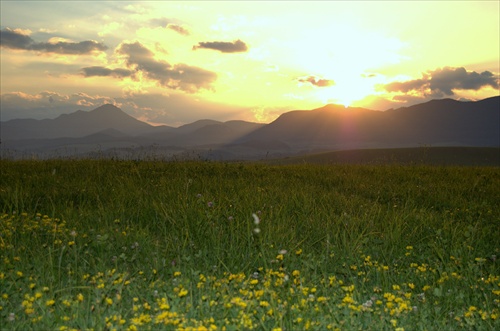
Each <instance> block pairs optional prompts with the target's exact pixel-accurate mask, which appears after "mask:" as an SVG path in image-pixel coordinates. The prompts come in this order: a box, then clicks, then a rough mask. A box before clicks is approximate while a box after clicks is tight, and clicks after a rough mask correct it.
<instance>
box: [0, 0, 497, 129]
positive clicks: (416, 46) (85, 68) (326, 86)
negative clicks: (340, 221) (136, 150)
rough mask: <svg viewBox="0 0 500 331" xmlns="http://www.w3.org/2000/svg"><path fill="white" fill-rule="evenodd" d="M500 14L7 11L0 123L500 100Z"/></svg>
mask: <svg viewBox="0 0 500 331" xmlns="http://www.w3.org/2000/svg"><path fill="white" fill-rule="evenodd" d="M499 13H500V8H499V1H496V0H493V1H441V2H433V1H399V2H396V1H385V2H382V1H380V2H379V1H349V2H347V1H346V2H343V1H318V2H314V1H307V2H306V1H276V2H268V1H265V2H264V1H248V2H244V1H219V2H211V1H196V2H188V1H183V2H177V1H149V2H141V1H127V2H125V1H109V2H103V1H60V2H52V1H3V0H2V1H1V120H2V121H6V120H10V119H13V118H36V119H42V118H55V117H57V116H59V115H60V114H63V113H70V112H74V111H76V110H78V109H82V110H91V109H94V108H96V107H98V106H100V105H102V104H104V103H113V104H115V105H116V106H118V107H120V108H122V109H123V110H124V111H126V112H127V113H128V114H130V115H132V116H134V117H136V118H138V119H140V120H143V121H147V122H149V123H152V124H166V125H171V126H179V125H182V124H185V123H190V122H193V121H196V120H199V119H207V118H208V119H215V120H221V121H226V120H232V119H242V120H247V121H254V122H266V123H267V122H270V121H272V120H274V119H275V118H276V117H277V116H279V115H280V114H281V113H284V112H287V111H291V110H295V109H313V108H318V107H321V106H323V105H325V104H327V103H335V104H342V105H345V106H347V105H351V106H361V107H366V108H370V109H376V110H385V109H388V108H396V107H402V106H408V105H412V104H415V103H420V102H424V101H427V100H430V99H436V98H454V99H460V100H462V99H464V100H477V99H483V98H486V97H491V96H496V95H499V73H500V54H499V53H500V35H499V28H500V17H499V16H500V14H499Z"/></svg>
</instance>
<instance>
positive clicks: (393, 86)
mask: <svg viewBox="0 0 500 331" xmlns="http://www.w3.org/2000/svg"><path fill="white" fill-rule="evenodd" d="M487 86H491V87H492V88H496V89H498V88H499V77H498V76H497V75H494V74H493V73H492V72H490V71H483V72H482V73H478V72H475V71H467V70H466V69H465V68H463V67H460V68H452V67H444V68H440V69H436V70H434V71H428V72H426V73H423V74H422V78H420V79H415V80H409V81H406V82H393V83H390V84H387V85H385V86H384V88H385V90H386V91H388V92H403V93H407V92H410V91H415V92H418V93H420V94H422V95H425V96H434V97H443V96H451V95H454V94H455V92H454V91H455V90H474V91H477V90H480V89H481V88H483V87H487Z"/></svg>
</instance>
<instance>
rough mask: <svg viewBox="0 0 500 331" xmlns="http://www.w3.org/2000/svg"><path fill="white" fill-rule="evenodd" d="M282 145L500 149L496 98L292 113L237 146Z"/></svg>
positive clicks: (331, 107) (499, 112)
mask: <svg viewBox="0 0 500 331" xmlns="http://www.w3.org/2000/svg"><path fill="white" fill-rule="evenodd" d="M251 140H261V141H276V140H280V141H283V142H285V143H287V144H289V145H294V146H296V148H304V149H314V148H316V149H321V148H330V149H353V148H383V147H410V146H418V145H422V144H431V145H440V146H499V145H500V97H493V98H489V99H485V100H482V101H477V102H460V101H456V100H451V99H443V100H433V101H430V102H427V103H422V104H418V105H415V106H412V107H405V108H398V109H394V110H388V111H373V110H367V109H363V108H351V107H349V108H345V107H343V106H338V105H327V106H325V107H322V108H318V109H314V110H311V111H291V112H288V113H285V114H283V115H281V116H280V117H279V118H277V119H276V120H275V121H274V122H272V123H270V124H268V125H266V126H265V127H262V128H260V129H258V130H256V131H254V132H252V133H250V134H248V135H247V136H245V137H242V138H241V139H240V140H239V141H240V142H244V141H251Z"/></svg>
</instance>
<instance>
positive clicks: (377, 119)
mask: <svg viewBox="0 0 500 331" xmlns="http://www.w3.org/2000/svg"><path fill="white" fill-rule="evenodd" d="M0 125H1V139H2V144H1V152H2V157H14V158H16V157H26V156H28V155H30V157H34V156H35V157H42V158H51V157H68V156H76V157H90V155H93V153H92V152H98V153H99V155H102V156H104V157H105V156H106V155H129V157H133V158H142V157H143V156H142V155H143V154H144V151H148V153H149V151H154V152H151V153H156V155H154V157H157V158H161V159H171V158H174V159H175V158H178V157H179V156H180V154H182V157H184V155H198V157H203V158H207V159H213V160H250V159H254V160H255V159H262V158H267V159H269V158H281V157H286V156H294V155H304V154H312V153H320V152H328V151H332V150H356V149H387V148H391V149H394V148H414V147H418V146H423V145H426V146H432V147H458V146H462V147H499V146H500V97H493V98H488V99H484V100H481V101H476V102H462V101H456V100H452V99H441V100H432V101H429V102H426V103H422V104H418V105H414V106H411V107H402V108H398V109H390V110H387V111H374V110H369V109H364V108H353V107H348V108H345V107H344V106H339V105H326V106H324V107H321V108H317V109H313V110H295V111H290V112H287V113H284V114H282V115H281V116H279V117H278V118H277V119H276V120H275V121H273V122H271V123H269V124H260V123H252V122H246V121H237V120H233V121H227V122H220V121H215V120H210V119H205V120H199V121H196V122H193V123H189V124H186V125H183V126H181V127H178V128H174V127H169V126H159V127H155V126H151V125H149V124H147V123H145V122H142V121H139V120H137V119H135V118H133V117H132V116H130V115H128V114H126V113H125V112H123V111H122V110H121V109H119V108H117V107H115V106H113V105H104V106H101V107H99V108H96V109H94V110H92V111H89V112H84V111H77V112H75V113H72V114H66V115H61V116H59V117H57V118H55V119H51V120H49V119H45V120H30V119H22V120H21V119H20V120H10V121H7V122H1V123H0ZM89 153H90V154H89ZM179 153H180V154H179Z"/></svg>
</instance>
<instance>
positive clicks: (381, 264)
mask: <svg viewBox="0 0 500 331" xmlns="http://www.w3.org/2000/svg"><path fill="white" fill-rule="evenodd" d="M0 169H1V176H0V209H1V210H0V211H1V212H2V213H3V216H1V217H0V233H1V235H0V250H1V251H0V252H1V261H0V266H1V267H0V288H1V292H2V293H1V294H0V295H1V297H0V306H1V310H0V321H1V323H0V325H2V328H3V329H4V328H5V329H17V330H24V329H55V330H66V329H67V330H70V329H75V330H85V329H95V330H102V329H108V330H112V329H117V330H121V329H123V330H134V329H140V330H142V329H155V330H156V329H167V330H171V329H199V330H204V329H213V330H215V329H217V330H241V329H257V330H273V329H281V330H302V329H312V330H325V329H332V330H334V329H340V330H397V329H399V330H403V329H404V330H456V329H465V330H494V329H500V318H499V314H500V270H499V262H498V257H499V255H500V244H499V238H500V221H499V220H500V208H499V205H498V201H500V168H498V167H496V168H495V167H430V166H400V165H392V166H388V165H363V166H362V165H330V166H327V165H289V166H272V165H263V164H237V163H230V164H229V163H210V162H171V163H162V162H139V161H137V162H134V161H122V162H120V161H106V160H66V161H64V160H52V161H5V160H3V161H0ZM253 214H255V215H256V216H257V217H258V219H259V220H260V222H259V223H258V224H255V218H254V217H253V216H252V215H253ZM256 228H258V229H259V231H256V230H255V229H256ZM257 232H258V233H257Z"/></svg>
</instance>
